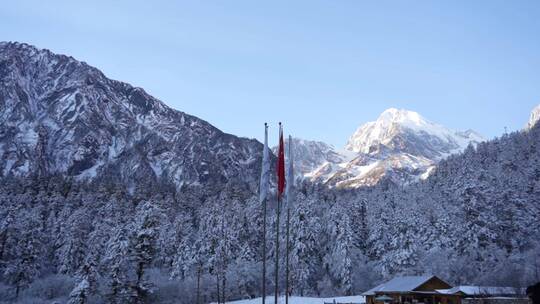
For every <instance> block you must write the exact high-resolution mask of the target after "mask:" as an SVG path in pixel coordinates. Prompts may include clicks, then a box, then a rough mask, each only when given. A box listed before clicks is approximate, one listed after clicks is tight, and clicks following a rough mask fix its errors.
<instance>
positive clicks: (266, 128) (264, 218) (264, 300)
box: [259, 123, 268, 304]
mask: <svg viewBox="0 0 540 304" xmlns="http://www.w3.org/2000/svg"><path fill="white" fill-rule="evenodd" d="M267 145H268V124H267V123H264V147H263V149H265V150H263V155H264V154H265V153H268V152H267V151H266V149H268V147H267ZM264 161H265V159H264V156H263V166H262V168H261V169H262V170H263V171H264V165H265V164H264ZM261 180H262V177H261ZM264 186H265V188H264V190H263V187H262V186H261V187H260V188H261V189H259V192H260V191H267V189H266V187H267V185H264ZM266 196H267V193H265V196H264V199H263V200H262V208H263V250H262V304H265V303H266V201H267V197H266Z"/></svg>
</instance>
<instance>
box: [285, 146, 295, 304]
mask: <svg viewBox="0 0 540 304" xmlns="http://www.w3.org/2000/svg"><path fill="white" fill-rule="evenodd" d="M288 153H289V154H288V158H289V171H288V172H287V184H286V193H287V232H286V233H287V240H286V243H285V244H286V245H285V246H286V247H287V248H286V250H285V252H286V258H285V259H286V264H285V265H286V268H285V304H289V292H290V287H289V272H290V270H289V250H290V245H289V244H290V243H289V239H290V237H289V230H290V229H289V225H290V218H291V203H292V195H293V194H292V188H293V185H294V173H293V154H292V137H291V136H290V135H289V146H288Z"/></svg>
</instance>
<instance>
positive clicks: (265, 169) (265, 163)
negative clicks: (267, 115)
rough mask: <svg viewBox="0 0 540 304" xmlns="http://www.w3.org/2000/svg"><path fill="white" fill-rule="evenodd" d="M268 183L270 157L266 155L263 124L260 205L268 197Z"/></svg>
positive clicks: (266, 130) (266, 139)
mask: <svg viewBox="0 0 540 304" xmlns="http://www.w3.org/2000/svg"><path fill="white" fill-rule="evenodd" d="M269 181H270V157H269V155H268V125H267V124H266V123H265V124H264V147H263V158H262V166H261V184H260V187H259V202H260V203H261V204H262V203H264V200H265V199H266V197H267V195H268V183H269Z"/></svg>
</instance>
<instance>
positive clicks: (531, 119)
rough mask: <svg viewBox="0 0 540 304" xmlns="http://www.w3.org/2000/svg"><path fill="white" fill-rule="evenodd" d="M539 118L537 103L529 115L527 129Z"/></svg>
mask: <svg viewBox="0 0 540 304" xmlns="http://www.w3.org/2000/svg"><path fill="white" fill-rule="evenodd" d="M539 120H540V104H539V105H537V106H536V107H535V108H534V109H532V111H531V116H530V117H529V122H528V123H527V129H530V128H532V127H533V126H534V125H535V124H536V123H537V122H538V121H539Z"/></svg>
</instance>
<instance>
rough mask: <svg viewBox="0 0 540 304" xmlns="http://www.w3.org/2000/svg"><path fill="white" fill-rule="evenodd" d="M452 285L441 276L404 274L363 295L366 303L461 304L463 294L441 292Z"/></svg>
mask: <svg viewBox="0 0 540 304" xmlns="http://www.w3.org/2000/svg"><path fill="white" fill-rule="evenodd" d="M451 288H452V286H450V284H448V283H446V282H445V281H443V280H441V279H440V278H438V277H436V276H433V275H428V276H404V277H396V278H393V279H392V280H390V281H388V282H386V283H383V284H381V285H378V286H375V287H374V288H372V289H370V290H368V291H366V292H365V293H363V294H362V295H364V296H365V297H366V304H398V303H399V304H461V296H460V295H459V294H452V293H440V292H438V291H437V290H448V289H451Z"/></svg>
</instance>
